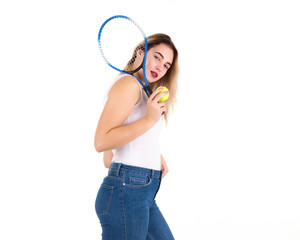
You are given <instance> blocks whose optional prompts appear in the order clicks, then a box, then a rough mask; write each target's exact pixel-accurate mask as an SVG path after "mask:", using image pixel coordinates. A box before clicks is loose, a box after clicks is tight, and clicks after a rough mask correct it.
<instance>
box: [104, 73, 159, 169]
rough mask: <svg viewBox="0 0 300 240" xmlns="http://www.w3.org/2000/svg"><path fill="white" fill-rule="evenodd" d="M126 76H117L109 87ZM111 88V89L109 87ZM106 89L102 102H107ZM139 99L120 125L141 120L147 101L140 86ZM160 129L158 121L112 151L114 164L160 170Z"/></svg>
mask: <svg viewBox="0 0 300 240" xmlns="http://www.w3.org/2000/svg"><path fill="white" fill-rule="evenodd" d="M124 76H126V75H120V76H118V77H117V78H116V79H115V80H114V81H113V83H112V84H111V86H112V85H113V84H114V83H115V82H116V81H118V80H119V79H120V78H122V77H124ZM110 88H111V87H110ZM110 88H109V89H108V91H107V93H106V95H105V98H104V102H106V101H107V97H108V92H109V90H110ZM140 91H141V99H140V101H139V102H138V103H137V104H136V105H135V106H134V108H133V110H132V111H131V113H130V115H129V116H128V118H127V119H126V120H125V122H124V123H123V124H122V125H128V124H130V123H133V122H135V121H137V120H139V119H141V118H143V117H144V116H145V114H146V111H147V100H148V97H147V95H146V93H145V92H144V91H143V88H142V86H140ZM161 127H162V119H160V120H159V121H158V122H157V123H156V124H155V125H154V126H153V127H152V128H150V129H149V130H148V131H147V132H145V133H144V134H143V135H141V136H139V137H138V138H136V139H135V140H133V141H132V142H130V143H128V144H126V145H124V146H122V147H119V148H116V149H113V159H112V161H113V162H115V163H123V164H126V165H131V166H136V167H143V168H149V169H154V170H161V164H160V144H159V141H160V139H159V136H160V131H161Z"/></svg>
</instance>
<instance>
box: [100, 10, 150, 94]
mask: <svg viewBox="0 0 300 240" xmlns="http://www.w3.org/2000/svg"><path fill="white" fill-rule="evenodd" d="M115 18H124V19H127V20H129V21H131V22H132V23H133V24H134V25H136V26H137V27H138V29H139V30H140V31H141V33H142V34H143V37H144V41H145V54H144V61H143V76H144V81H145V84H144V83H143V82H142V81H141V80H140V79H138V78H137V77H136V76H134V75H133V74H130V73H128V72H126V71H123V70H122V69H119V68H117V67H115V66H113V65H111V64H110V63H109V62H108V61H107V59H106V58H105V56H104V54H103V51H102V48H101V42H100V39H101V33H102V30H103V28H104V26H105V25H106V24H107V23H108V22H109V21H111V20H113V19H115ZM98 44H99V47H100V51H101V55H102V56H103V59H104V60H105V62H106V63H107V64H108V65H109V66H110V67H111V68H113V69H115V70H117V71H119V72H121V73H124V74H127V75H130V76H133V77H135V78H136V79H137V80H138V81H139V83H140V84H141V85H142V86H143V89H144V91H145V93H146V94H147V96H148V97H149V96H150V95H151V94H152V90H151V88H150V86H149V84H148V81H147V78H146V73H145V66H146V57H147V51H148V43H147V37H146V35H145V33H144V31H143V29H142V28H141V27H140V26H139V25H138V24H137V23H136V22H135V21H134V20H132V19H131V18H130V17H127V16H124V15H115V16H112V17H110V18H108V19H107V20H106V21H105V22H104V23H103V24H102V26H101V27H100V30H99V34H98Z"/></svg>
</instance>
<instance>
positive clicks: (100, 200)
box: [95, 183, 114, 215]
mask: <svg viewBox="0 0 300 240" xmlns="http://www.w3.org/2000/svg"><path fill="white" fill-rule="evenodd" d="M113 189H114V187H113V186H108V185H106V184H103V183H102V184H101V187H100V189H99V191H98V194H97V198H96V203H95V209H96V213H97V214H98V215H105V214H107V213H108V211H109V206H110V203H111V199H112V195H113Z"/></svg>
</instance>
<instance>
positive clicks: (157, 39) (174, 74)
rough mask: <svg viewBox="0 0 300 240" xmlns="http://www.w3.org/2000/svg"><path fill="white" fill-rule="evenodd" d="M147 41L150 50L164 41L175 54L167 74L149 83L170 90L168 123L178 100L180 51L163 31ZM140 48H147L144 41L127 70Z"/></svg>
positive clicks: (128, 68)
mask: <svg viewBox="0 0 300 240" xmlns="http://www.w3.org/2000/svg"><path fill="white" fill-rule="evenodd" d="M147 43H148V50H149V49H151V48H152V47H154V46H156V45H159V44H161V43H164V44H166V45H167V46H169V47H170V48H171V49H172V50H173V54H174V56H173V62H172V66H171V67H170V68H169V69H168V71H167V72H166V74H165V75H164V76H163V77H162V78H161V79H159V80H158V81H156V82H153V83H150V84H149V86H150V87H151V89H152V90H155V89H156V88H157V87H159V86H165V87H167V88H168V90H169V93H170V96H169V99H168V100H167V102H166V103H167V104H166V111H165V114H164V119H165V122H166V124H167V123H168V116H169V113H170V112H171V111H173V109H174V105H175V103H176V100H177V99H176V94H177V82H178V75H179V66H178V51H177V49H176V47H175V45H174V43H173V42H172V39H171V38H170V37H169V36H168V35H166V34H163V33H157V34H153V35H151V36H149V37H147ZM140 49H141V50H144V49H145V45H144V42H143V43H140V44H139V45H137V46H136V48H135V50H134V52H133V55H132V58H131V60H130V61H129V62H128V64H127V66H126V67H125V69H124V70H125V71H130V70H131V69H130V68H131V66H132V65H133V63H134V61H135V59H136V55H137V51H138V50H140Z"/></svg>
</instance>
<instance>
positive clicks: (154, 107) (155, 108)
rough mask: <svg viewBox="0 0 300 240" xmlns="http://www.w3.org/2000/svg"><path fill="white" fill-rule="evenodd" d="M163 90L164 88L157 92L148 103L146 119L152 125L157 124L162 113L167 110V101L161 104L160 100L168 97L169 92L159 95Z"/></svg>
mask: <svg viewBox="0 0 300 240" xmlns="http://www.w3.org/2000/svg"><path fill="white" fill-rule="evenodd" d="M162 90H163V88H159V89H157V90H155V91H154V92H153V93H152V94H151V95H150V97H149V99H148V101H147V112H146V115H145V118H146V119H147V120H148V121H150V122H152V123H156V122H157V121H158V120H159V119H160V117H161V115H162V113H163V112H164V111H165V110H166V101H164V102H160V101H159V99H160V98H161V97H163V96H165V95H167V94H168V92H167V91H166V92H162V93H159V92H160V91H162Z"/></svg>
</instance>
